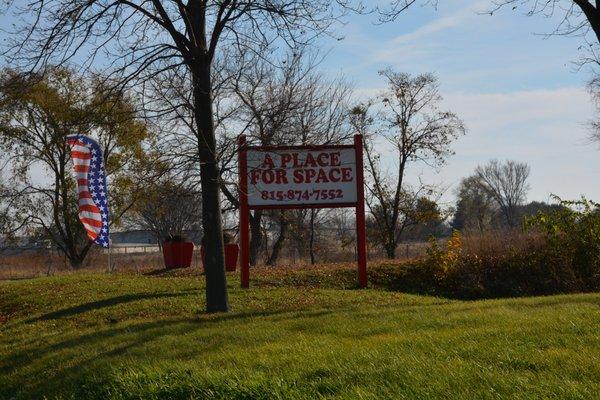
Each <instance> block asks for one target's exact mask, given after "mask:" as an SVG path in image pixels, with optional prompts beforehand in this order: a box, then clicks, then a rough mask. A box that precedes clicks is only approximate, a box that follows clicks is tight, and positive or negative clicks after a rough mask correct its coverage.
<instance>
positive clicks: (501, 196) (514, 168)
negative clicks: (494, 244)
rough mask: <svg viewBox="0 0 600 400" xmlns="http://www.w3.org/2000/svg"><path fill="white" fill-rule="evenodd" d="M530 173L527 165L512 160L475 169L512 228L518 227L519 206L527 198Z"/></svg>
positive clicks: (478, 177)
mask: <svg viewBox="0 0 600 400" xmlns="http://www.w3.org/2000/svg"><path fill="white" fill-rule="evenodd" d="M529 172H530V168H529V166H528V165H527V164H525V163H519V162H516V161H512V160H508V161H506V162H504V163H500V162H499V161H498V160H492V161H490V162H489V163H487V164H485V165H483V166H481V165H480V166H478V167H477V168H476V169H475V176H476V177H477V179H478V180H479V182H480V185H481V186H482V187H483V189H484V190H485V191H486V192H487V193H488V194H489V195H490V196H491V197H492V198H493V199H494V201H495V202H496V204H497V205H498V207H499V208H500V211H501V213H502V215H503V216H504V218H505V220H506V223H507V225H508V226H509V227H511V228H512V227H515V226H516V225H517V223H518V209H519V206H521V205H522V204H523V203H524V202H525V200H526V197H527V191H528V190H529V185H528V184H527V178H528V177H529Z"/></svg>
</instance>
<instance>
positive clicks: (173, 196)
mask: <svg viewBox="0 0 600 400" xmlns="http://www.w3.org/2000/svg"><path fill="white" fill-rule="evenodd" d="M141 193H142V194H143V197H142V199H141V200H140V201H138V202H137V203H136V204H135V206H134V207H133V208H132V213H131V214H132V215H131V216H130V217H129V221H130V223H132V224H133V225H135V226H137V227H141V228H143V229H148V230H150V231H152V232H153V233H154V236H155V237H156V240H157V242H158V243H159V245H161V246H162V242H163V241H164V240H165V239H166V238H167V237H168V236H169V235H170V234H176V235H181V234H183V233H184V232H185V231H200V230H201V225H200V215H201V213H202V210H201V209H200V205H201V204H202V203H201V202H200V199H199V197H200V193H198V192H196V191H194V190H193V188H191V187H188V186H187V185H185V184H182V183H179V182H176V181H175V180H173V179H172V178H163V179H161V180H159V181H157V182H154V183H152V184H150V185H147V186H146V187H144V189H143V190H141Z"/></svg>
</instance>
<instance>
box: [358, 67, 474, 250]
mask: <svg viewBox="0 0 600 400" xmlns="http://www.w3.org/2000/svg"><path fill="white" fill-rule="evenodd" d="M381 75H382V76H383V77H384V78H385V79H386V80H387V84H388V88H387V90H386V91H385V92H383V93H382V94H381V95H380V96H379V97H378V98H377V101H378V103H379V105H380V107H381V110H380V111H379V113H378V114H377V118H374V117H372V116H370V114H369V109H368V107H365V106H359V107H356V108H355V109H354V110H353V112H352V124H353V126H354V127H355V129H356V131H357V132H358V133H362V134H363V135H364V136H365V137H366V138H367V140H366V143H365V155H366V163H365V169H366V172H367V173H368V178H369V179H368V180H367V181H368V182H367V186H366V187H367V196H366V199H367V205H368V206H369V208H370V210H371V213H372V215H373V217H374V218H375V220H376V223H377V227H378V229H380V230H381V233H380V236H381V242H382V243H383V246H384V248H385V250H386V254H387V256H388V257H390V258H394V257H395V253H396V247H397V246H398V242H399V240H400V237H401V234H402V232H403V230H404V229H405V228H406V226H408V225H410V224H412V223H414V218H412V217H411V214H412V211H411V210H414V209H415V205H416V204H417V201H418V199H419V198H421V197H423V195H428V194H431V192H432V190H431V189H432V188H431V187H429V186H427V185H420V186H419V187H417V188H411V187H409V185H408V184H407V183H406V180H405V178H406V172H407V167H408V166H409V165H410V164H411V163H415V162H424V163H425V164H427V165H431V166H434V167H435V166H440V165H442V164H443V163H444V161H445V159H446V157H447V156H449V155H451V154H452V151H451V150H450V144H451V143H452V141H453V140H455V139H456V138H457V137H458V136H460V135H463V134H464V133H465V127H464V124H463V122H462V121H461V120H460V119H459V118H458V117H457V116H456V115H455V114H454V113H452V112H449V111H440V109H439V103H440V101H441V99H442V98H441V96H440V94H439V90H438V83H437V79H436V77H435V76H433V75H431V74H422V75H417V76H411V75H409V74H406V73H398V72H394V71H392V70H390V69H388V70H385V71H382V72H381ZM377 124H379V125H380V126H379V127H377V126H376V125H377ZM379 139H382V140H384V141H385V142H387V143H388V144H389V145H391V146H393V148H394V150H395V153H396V157H397V158H396V161H397V166H396V167H397V171H396V173H395V174H387V173H386V172H385V170H384V169H383V168H382V166H381V164H380V153H379V151H378V150H377V148H376V141H377V140H379ZM416 215H418V214H416Z"/></svg>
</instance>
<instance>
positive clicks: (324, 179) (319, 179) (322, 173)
mask: <svg viewBox="0 0 600 400" xmlns="http://www.w3.org/2000/svg"><path fill="white" fill-rule="evenodd" d="M315 182H316V183H321V182H329V180H328V179H327V174H326V173H325V170H323V169H319V176H317V180H316V181H315Z"/></svg>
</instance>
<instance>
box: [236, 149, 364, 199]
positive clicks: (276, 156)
mask: <svg viewBox="0 0 600 400" xmlns="http://www.w3.org/2000/svg"><path fill="white" fill-rule="evenodd" d="M246 154H247V155H246V157H247V182H248V205H249V206H251V207H252V206H284V207H285V206H295V205H328V204H329V205H332V204H336V205H343V204H354V203H356V202H357V189H356V188H357V182H356V151H355V149H354V148H349V147H337V148H336V147H330V148H326V147H322V148H316V149H315V148H312V149H290V150H282V149H277V150H272V151H271V150H258V149H248V151H247V153H246Z"/></svg>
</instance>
